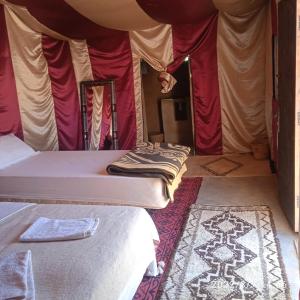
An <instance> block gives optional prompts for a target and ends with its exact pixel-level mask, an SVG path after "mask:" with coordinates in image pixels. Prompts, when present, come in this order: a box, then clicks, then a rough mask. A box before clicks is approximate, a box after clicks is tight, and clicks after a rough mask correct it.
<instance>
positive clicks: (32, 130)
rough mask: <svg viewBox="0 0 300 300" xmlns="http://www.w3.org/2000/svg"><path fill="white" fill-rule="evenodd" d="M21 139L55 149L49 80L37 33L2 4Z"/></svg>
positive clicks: (38, 147)
mask: <svg viewBox="0 0 300 300" xmlns="http://www.w3.org/2000/svg"><path fill="white" fill-rule="evenodd" d="M5 18H6V24H7V31H8V38H9V43H10V51H11V56H12V64H13V68H14V73H15V74H16V76H15V80H16V88H17V95H18V99H19V107H20V112H21V121H22V127H23V134H24V140H25V142H26V143H28V144H29V145H30V146H32V147H33V148H34V149H37V150H58V139H57V128H56V122H55V113H54V104H53V98H52V92H51V81H50V78H49V75H48V66H47V62H46V59H45V57H44V55H43V50H42V43H41V37H42V35H41V34H40V33H37V32H36V31H34V30H32V29H31V28H30V27H28V26H27V25H26V24H25V23H24V22H23V21H22V20H21V19H20V18H19V16H18V15H17V14H16V13H15V12H14V11H13V10H12V9H11V8H10V7H8V6H5Z"/></svg>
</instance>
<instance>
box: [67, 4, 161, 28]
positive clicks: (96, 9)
mask: <svg viewBox="0 0 300 300" xmlns="http://www.w3.org/2000/svg"><path fill="white" fill-rule="evenodd" d="M65 1H66V2H67V3H68V4H69V5H70V6H72V7H73V8H74V9H75V10H77V11H78V12H79V13H81V14H82V15H84V16H86V17H87V18H89V19H90V20H92V21H93V22H95V23H96V24H99V25H102V26H105V27H108V28H114V29H119V30H139V29H146V28H150V27H153V26H156V25H158V23H157V21H155V20H154V19H152V18H151V17H150V16H148V15H147V14H146V13H145V12H144V11H143V9H142V8H141V7H140V6H139V5H138V3H137V2H136V1H135V0H89V1H88V5H87V1H86V0H65Z"/></svg>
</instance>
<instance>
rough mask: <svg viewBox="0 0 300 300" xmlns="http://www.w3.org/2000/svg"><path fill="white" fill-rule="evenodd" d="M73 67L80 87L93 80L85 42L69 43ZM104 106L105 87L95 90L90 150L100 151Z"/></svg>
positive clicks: (71, 41) (73, 41)
mask: <svg viewBox="0 0 300 300" xmlns="http://www.w3.org/2000/svg"><path fill="white" fill-rule="evenodd" d="M69 45H70V50H71V55H72V61H73V67H74V71H75V76H76V81H77V85H78V95H80V91H79V83H80V81H84V80H93V79H94V77H93V72H92V67H91V62H90V56H89V52H88V47H87V44H86V42H85V41H84V40H82V41H75V40H70V41H69ZM102 106H103V87H95V88H93V113H92V128H91V139H90V149H91V150H98V148H99V143H100V137H101V121H102Z"/></svg>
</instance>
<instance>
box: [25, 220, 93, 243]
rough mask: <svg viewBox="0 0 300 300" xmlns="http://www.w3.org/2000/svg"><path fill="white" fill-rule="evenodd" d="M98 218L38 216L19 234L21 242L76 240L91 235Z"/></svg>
mask: <svg viewBox="0 0 300 300" xmlns="http://www.w3.org/2000/svg"><path fill="white" fill-rule="evenodd" d="M98 225H99V218H82V219H48V218H44V217H40V218H38V219H37V220H36V221H35V222H34V223H33V224H32V225H31V226H30V227H29V228H28V229H27V230H26V231H25V232H24V233H23V234H22V235H21V236H20V241H22V242H47V241H48V242H49V241H66V240H77V239H83V238H87V237H90V236H92V235H93V234H94V233H95V232H96V229H97V227H98Z"/></svg>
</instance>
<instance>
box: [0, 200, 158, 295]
mask: <svg viewBox="0 0 300 300" xmlns="http://www.w3.org/2000/svg"><path fill="white" fill-rule="evenodd" d="M0 212H1V215H0V260H1V257H5V255H8V254H10V253H14V252H19V251H27V250H31V253H32V267H33V277H34V284H35V292H36V299H57V300H60V299H61V300H62V299H63V300H77V299H78V300H82V299H85V300H92V299H93V300H96V299H99V300H100V299H101V300H102V299H106V300H109V299H112V300H117V299H119V300H121V299H126V300H127V299H132V297H133V296H134V294H135V292H136V289H137V288H138V286H139V284H140V282H141V280H142V278H143V275H144V273H145V271H146V269H147V268H148V267H149V266H150V267H152V268H153V267H154V268H155V267H156V259H155V246H154V240H157V239H158V233H157V231H156V228H155V225H154V223H153V222H152V219H151V217H150V216H149V215H148V213H147V212H146V211H145V210H144V209H142V208H136V207H119V206H118V207H116V206H90V205H64V204H60V205H44V204H32V205H31V204H28V203H26V204H24V203H11V202H10V203H0ZM40 216H43V217H48V218H61V219H64V218H82V217H99V218H100V223H99V226H98V228H97V231H96V233H95V234H94V235H93V236H91V237H89V238H86V239H81V240H72V241H59V242H42V243H41V242H40V243H21V242H18V238H19V236H20V235H21V234H22V233H23V232H24V231H25V230H26V229H27V228H28V227H29V226H30V225H31V224H32V223H33V222H34V221H35V220H36V219H37V218H38V217H40Z"/></svg>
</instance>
